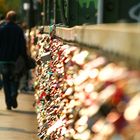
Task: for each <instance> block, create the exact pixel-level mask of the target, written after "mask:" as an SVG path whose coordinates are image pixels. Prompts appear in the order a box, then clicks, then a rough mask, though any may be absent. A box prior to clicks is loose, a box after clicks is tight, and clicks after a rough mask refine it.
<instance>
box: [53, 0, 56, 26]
mask: <svg viewBox="0 0 140 140" xmlns="http://www.w3.org/2000/svg"><path fill="white" fill-rule="evenodd" d="M53 2H54V21H53V22H54V23H53V24H56V0H54V1H53Z"/></svg>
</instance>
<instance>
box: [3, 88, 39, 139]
mask: <svg viewBox="0 0 140 140" xmlns="http://www.w3.org/2000/svg"><path fill="white" fill-rule="evenodd" d="M33 102H34V96H33V95H31V94H22V93H20V94H19V96H18V104H19V105H18V108H17V109H14V110H12V111H8V110H6V106H5V102H4V94H3V92H2V90H0V140H38V138H37V136H36V135H37V121H36V113H35V112H34V108H33Z"/></svg>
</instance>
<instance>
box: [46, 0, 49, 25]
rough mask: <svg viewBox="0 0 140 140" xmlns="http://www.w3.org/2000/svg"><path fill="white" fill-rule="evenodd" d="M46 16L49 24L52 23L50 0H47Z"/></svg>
mask: <svg viewBox="0 0 140 140" xmlns="http://www.w3.org/2000/svg"><path fill="white" fill-rule="evenodd" d="M46 18H47V24H48V25H49V24H50V0H47V15H46Z"/></svg>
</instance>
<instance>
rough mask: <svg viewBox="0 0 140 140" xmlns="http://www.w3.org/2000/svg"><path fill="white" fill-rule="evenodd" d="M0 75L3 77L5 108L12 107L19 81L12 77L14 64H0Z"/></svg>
mask: <svg viewBox="0 0 140 140" xmlns="http://www.w3.org/2000/svg"><path fill="white" fill-rule="evenodd" d="M0 69H1V74H2V77H3V89H4V94H5V102H6V105H7V108H9V107H13V105H14V104H15V101H16V98H17V95H18V85H19V80H18V79H17V78H15V75H14V64H12V63H5V64H0Z"/></svg>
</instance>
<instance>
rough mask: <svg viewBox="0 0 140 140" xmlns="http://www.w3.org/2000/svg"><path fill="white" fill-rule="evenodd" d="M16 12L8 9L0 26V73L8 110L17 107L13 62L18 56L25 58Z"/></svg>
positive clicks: (24, 43)
mask: <svg viewBox="0 0 140 140" xmlns="http://www.w3.org/2000/svg"><path fill="white" fill-rule="evenodd" d="M16 17H17V14H16V12H15V11H9V12H8V13H7V14H6V23H5V24H4V25H3V26H2V27H0V73H1V74H2V78H3V88H4V94H5V103H6V106H7V109H8V110H11V109H12V107H13V108H17V106H18V104H17V96H18V86H19V80H20V79H18V78H15V75H14V71H15V63H16V61H17V59H18V58H19V56H22V57H23V58H25V60H26V58H27V52H26V40H25V37H24V33H23V30H22V29H21V27H19V26H18V25H17V24H16Z"/></svg>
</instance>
